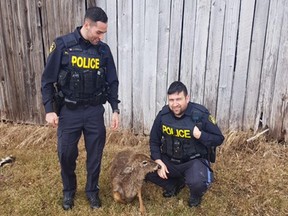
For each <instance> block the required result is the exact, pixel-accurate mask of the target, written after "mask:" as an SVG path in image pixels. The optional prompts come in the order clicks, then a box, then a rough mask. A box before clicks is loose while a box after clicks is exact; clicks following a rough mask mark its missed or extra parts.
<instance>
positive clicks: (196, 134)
mask: <svg viewBox="0 0 288 216" xmlns="http://www.w3.org/2000/svg"><path fill="white" fill-rule="evenodd" d="M193 136H194V137H195V138H196V139H200V137H201V131H200V130H199V128H198V127H197V126H195V127H194V129H193Z"/></svg>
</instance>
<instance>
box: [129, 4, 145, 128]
mask: <svg viewBox="0 0 288 216" xmlns="http://www.w3.org/2000/svg"><path fill="white" fill-rule="evenodd" d="M144 19H145V2H144V1H139V2H138V3H137V4H133V46H132V52H133V66H132V70H133V83H132V97H133V104H132V109H133V110H132V112H133V127H132V128H133V130H134V131H135V132H136V131H137V133H143V130H144V125H143V110H142V105H143V103H145V100H143V99H144V98H143V97H142V91H143V85H144V83H143V77H144V74H143V72H144V62H143V59H142V56H143V52H144V49H143V47H144V44H145V43H144V30H145V21H144Z"/></svg>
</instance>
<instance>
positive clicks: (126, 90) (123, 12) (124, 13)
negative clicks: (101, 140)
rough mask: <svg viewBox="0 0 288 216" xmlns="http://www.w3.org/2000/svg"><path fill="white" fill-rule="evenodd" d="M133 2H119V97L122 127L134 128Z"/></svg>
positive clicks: (130, 0)
mask: <svg viewBox="0 0 288 216" xmlns="http://www.w3.org/2000/svg"><path fill="white" fill-rule="evenodd" d="M131 32H132V0H119V1H118V33H119V35H121V37H119V38H118V42H119V46H118V53H119V57H121V59H120V61H119V62H118V69H119V82H120V85H121V88H120V91H119V96H120V98H121V101H122V103H121V104H120V109H121V110H122V114H121V118H122V124H121V125H122V127H123V128H131V127H132V110H131V107H132V103H133V99H132V82H133V77H132V49H131V46H132V34H131Z"/></svg>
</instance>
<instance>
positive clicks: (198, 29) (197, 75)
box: [191, 0, 211, 104]
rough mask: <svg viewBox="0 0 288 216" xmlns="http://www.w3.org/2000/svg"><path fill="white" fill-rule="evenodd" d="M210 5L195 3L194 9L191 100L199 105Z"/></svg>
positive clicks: (203, 2) (208, 1) (203, 1)
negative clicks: (195, 11) (195, 7)
mask: <svg viewBox="0 0 288 216" xmlns="http://www.w3.org/2000/svg"><path fill="white" fill-rule="evenodd" d="M210 3H211V1H210V0H201V1H197V9H196V10H197V14H196V23H195V39H194V53H193V60H192V61H193V62H194V64H193V70H192V88H191V91H192V92H191V100H192V101H194V102H196V103H200V104H203V98H204V87H205V82H204V81H205V72H206V57H207V41H208V30H209V29H208V28H209V18H210Z"/></svg>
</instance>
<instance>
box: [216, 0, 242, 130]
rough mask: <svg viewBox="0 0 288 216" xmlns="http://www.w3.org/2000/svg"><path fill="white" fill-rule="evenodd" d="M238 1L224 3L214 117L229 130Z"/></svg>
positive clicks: (229, 0)
mask: <svg viewBox="0 0 288 216" xmlns="http://www.w3.org/2000/svg"><path fill="white" fill-rule="evenodd" d="M239 8H240V1H239V0H237V1H234V0H228V1H227V2H226V11H225V23H224V35H223V44H222V53H221V63H220V64H221V67H220V78H219V88H218V101H217V111H216V116H217V119H218V124H219V125H223V126H224V127H225V128H226V129H228V128H229V117H230V116H229V115H230V101H231V94H232V83H233V76H234V63H235V51H236V46H235V45H236V43H237V30H238V18H239Z"/></svg>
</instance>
